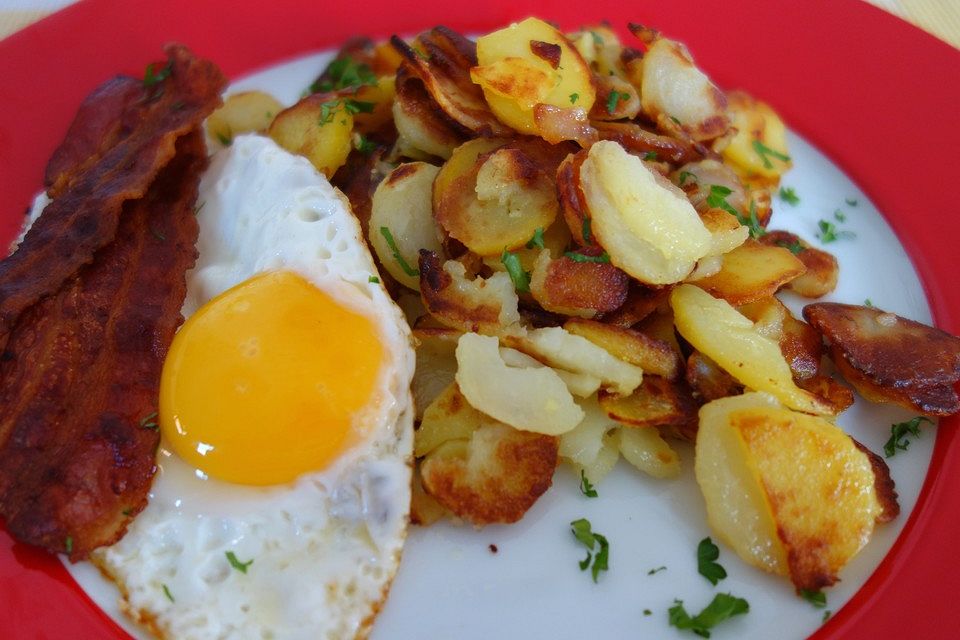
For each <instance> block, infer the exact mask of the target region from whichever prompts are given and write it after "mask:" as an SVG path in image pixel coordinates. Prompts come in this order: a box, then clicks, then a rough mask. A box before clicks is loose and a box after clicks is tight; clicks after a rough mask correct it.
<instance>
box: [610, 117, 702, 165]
mask: <svg viewBox="0 0 960 640" xmlns="http://www.w3.org/2000/svg"><path fill="white" fill-rule="evenodd" d="M593 126H594V128H595V129H596V131H597V135H598V136H600V139H601V140H610V141H612V142H616V143H618V144H619V145H620V146H621V147H623V148H624V149H626V150H627V151H629V152H630V153H632V154H633V155H636V156H639V157H641V158H643V157H644V156H646V155H647V154H648V153H655V154H657V160H659V161H661V162H670V163H673V164H681V163H684V162H691V161H694V160H700V159H702V158H703V157H704V156H705V155H707V153H708V150H707V148H706V147H705V146H703V145H702V144H700V143H699V142H694V141H693V140H690V139H686V138H684V139H680V138H674V137H672V136H665V135H660V134H657V133H654V132H652V131H647V130H646V129H644V128H643V127H641V126H640V125H638V124H636V123H633V122H594V123H593Z"/></svg>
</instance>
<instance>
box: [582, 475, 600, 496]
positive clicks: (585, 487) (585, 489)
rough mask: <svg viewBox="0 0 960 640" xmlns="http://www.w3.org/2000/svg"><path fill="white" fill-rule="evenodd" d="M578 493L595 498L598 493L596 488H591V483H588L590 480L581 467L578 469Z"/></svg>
mask: <svg viewBox="0 0 960 640" xmlns="http://www.w3.org/2000/svg"><path fill="white" fill-rule="evenodd" d="M580 493H582V494H583V495H585V496H587V497H588V498H596V497H597V496H598V495H599V494H598V493H597V490H596V489H594V488H593V485H592V484H591V483H590V480H589V479H588V478H587V474H586V472H585V471H584V470H583V469H580Z"/></svg>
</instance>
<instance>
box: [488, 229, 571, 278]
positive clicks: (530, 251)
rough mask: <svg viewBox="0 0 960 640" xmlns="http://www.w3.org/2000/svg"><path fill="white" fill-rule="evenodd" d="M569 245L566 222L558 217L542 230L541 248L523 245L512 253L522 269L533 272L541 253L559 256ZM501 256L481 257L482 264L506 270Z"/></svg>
mask: <svg viewBox="0 0 960 640" xmlns="http://www.w3.org/2000/svg"><path fill="white" fill-rule="evenodd" d="M535 233H536V232H535ZM527 244H530V243H529V242H528V243H527ZM569 245H570V230H569V229H567V224H566V223H565V222H564V221H563V220H559V219H558V220H554V221H553V224H551V225H550V226H549V227H547V230H546V231H544V232H543V249H541V248H539V247H538V246H536V245H531V247H530V248H527V246H526V245H524V246H523V247H520V248H519V249H516V250H514V251H513V252H512V253H513V254H514V255H515V256H517V258H519V260H520V266H521V267H523V270H524V271H527V272H533V270H534V269H535V268H536V265H537V260H538V259H539V258H540V256H541V254H544V253H547V252H549V253H550V255H552V256H559V255H562V254H563V252H564V251H565V250H566V248H567V246H569ZM501 257H502V255H496V256H486V257H484V258H483V264H485V265H486V266H487V267H489V268H490V270H491V271H506V270H507V268H506V266H504V264H503V261H502V260H501Z"/></svg>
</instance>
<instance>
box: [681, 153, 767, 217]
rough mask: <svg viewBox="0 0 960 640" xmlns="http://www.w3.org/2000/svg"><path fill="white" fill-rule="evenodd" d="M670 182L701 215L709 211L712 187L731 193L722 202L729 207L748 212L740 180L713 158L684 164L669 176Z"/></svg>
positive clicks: (745, 193)
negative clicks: (708, 199)
mask: <svg viewBox="0 0 960 640" xmlns="http://www.w3.org/2000/svg"><path fill="white" fill-rule="evenodd" d="M670 179H671V180H673V183H674V184H676V185H677V186H678V187H680V188H681V189H683V191H684V192H685V193H686V194H687V197H688V198H689V199H690V204H692V205H693V206H694V207H695V208H696V209H697V211H699V212H700V213H701V214H702V213H703V212H704V211H706V210H707V209H709V208H710V207H711V205H709V204H707V198H709V197H710V191H711V187H713V186H718V187H723V188H725V189H729V190H730V193H728V194H727V195H725V196H724V199H725V200H726V201H727V204H729V205H730V206H731V207H733V208H734V209H736V210H737V211H740V212H747V211H749V206H748V201H747V192H746V189H745V188H744V186H743V183H742V182H740V177H739V176H737V173H736V172H735V171H734V170H733V169H731V168H730V167H728V166H727V165H725V164H724V163H723V162H721V161H720V160H718V159H716V158H704V159H703V160H696V161H694V162H687V163H686V164H684V165H683V166H681V167H680V168H678V169H677V170H676V171H674V172H673V173H671V174H670Z"/></svg>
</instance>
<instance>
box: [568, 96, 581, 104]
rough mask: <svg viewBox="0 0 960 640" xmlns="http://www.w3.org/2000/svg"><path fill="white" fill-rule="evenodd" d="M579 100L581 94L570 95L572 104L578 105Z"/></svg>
mask: <svg viewBox="0 0 960 640" xmlns="http://www.w3.org/2000/svg"><path fill="white" fill-rule="evenodd" d="M579 99H580V94H579V93H571V94H570V104H576V103H577V100H579Z"/></svg>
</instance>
